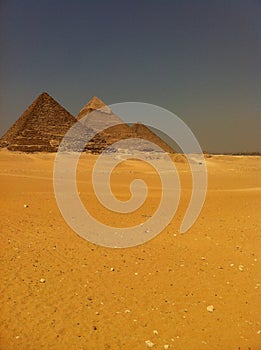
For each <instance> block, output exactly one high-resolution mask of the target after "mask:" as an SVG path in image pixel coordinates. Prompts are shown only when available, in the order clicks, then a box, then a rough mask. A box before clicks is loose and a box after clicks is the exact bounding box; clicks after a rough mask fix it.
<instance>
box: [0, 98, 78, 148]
mask: <svg viewBox="0 0 261 350" xmlns="http://www.w3.org/2000/svg"><path fill="white" fill-rule="evenodd" d="M75 121H76V119H75V118H74V117H73V116H72V115H71V114H70V113H69V112H68V111H67V110H66V109H64V108H63V107H62V106H61V105H60V104H59V103H58V102H57V101H55V100H54V99H53V98H52V97H51V96H49V95H48V94H47V93H46V92H43V93H42V94H41V95H40V96H38V97H37V98H36V100H35V101H34V102H33V103H32V104H31V105H30V106H29V107H28V108H27V109H26V111H25V112H24V113H23V114H22V115H21V116H20V118H19V119H18V120H17V121H16V122H15V123H14V124H13V126H12V127H11V128H10V129H9V130H8V131H7V132H6V133H5V134H4V136H3V137H2V138H1V139H0V146H1V147H7V149H8V150H11V151H22V152H56V151H57V149H58V146H59V144H60V142H61V140H62V138H63V137H64V135H65V133H66V132H67V130H68V129H69V128H70V127H71V126H72V125H73V124H74V123H75Z"/></svg>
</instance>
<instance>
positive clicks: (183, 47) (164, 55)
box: [0, 0, 261, 152]
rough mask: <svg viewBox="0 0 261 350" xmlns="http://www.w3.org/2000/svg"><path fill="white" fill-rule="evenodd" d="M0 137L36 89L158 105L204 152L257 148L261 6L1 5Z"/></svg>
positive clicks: (146, 0) (15, 1)
mask: <svg viewBox="0 0 261 350" xmlns="http://www.w3.org/2000/svg"><path fill="white" fill-rule="evenodd" d="M0 30H1V61H0V77H1V78H0V79H1V85H0V117H1V125H0V136H2V134H3V133H4V132H5V131H6V130H7V129H8V128H9V127H10V126H11V125H12V124H13V123H14V122H15V121H16V120H17V118H18V117H19V116H20V115H21V114H22V112H23V111H24V110H25V109H26V108H27V107H28V105H29V104H31V102H32V101H33V100H34V99H35V98H36V97H37V96H38V95H39V94H40V93H41V92H43V91H46V92H48V93H49V94H50V95H51V96H52V97H53V98H55V99H56V100H57V101H58V102H59V103H61V105H63V106H64V107H65V108H66V109H67V110H68V111H69V112H71V113H72V114H73V115H77V114H78V112H79V110H80V109H81V108H82V107H83V106H84V105H85V104H86V103H87V102H88V100H89V99H90V98H91V97H92V96H93V95H97V96H98V97H99V98H100V99H102V100H103V101H104V102H105V103H107V104H113V103H118V102H129V101H139V102H146V103H152V104H155V105H158V106H161V107H164V108H166V109H168V110H170V111H171V112H173V113H175V114H176V115H177V116H179V117H180V118H181V119H183V121H184V122H185V123H186V124H187V125H188V126H189V127H190V128H191V129H192V131H193V132H194V134H195V136H196V137H197V138H198V141H199V143H200V144H201V147H202V148H203V149H204V150H207V151H209V152H240V151H247V152H250V151H261V118H260V114H261V98H260V97H261V93H260V92H261V91H260V90H261V74H260V72H261V40H260V39H261V1H258V0H183V1H181V0H179V1H178V0H172V1H171V0H169V1H167V0H161V1H160V0H157V1H155V0H133V1H129V0H127V1H118V0H111V1H105V0H100V1H95V0H93V1H88V0H87V1H84V0H78V1H77V0H75V1H67V0H63V1H62V0H54V1H52V0H44V1H42V0H38V1H33V0H24V1H19V0H2V1H1V3H0Z"/></svg>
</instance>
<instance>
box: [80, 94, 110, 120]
mask: <svg viewBox="0 0 261 350" xmlns="http://www.w3.org/2000/svg"><path fill="white" fill-rule="evenodd" d="M96 110H99V111H101V112H103V113H107V114H111V110H110V108H109V107H108V106H106V104H105V103H104V102H103V101H102V100H100V99H99V98H98V97H97V96H93V97H92V98H91V99H90V101H89V102H88V103H87V104H86V105H85V106H84V107H83V108H82V109H81V110H80V113H79V114H78V116H77V119H78V120H79V119H81V118H82V117H84V116H86V115H87V114H89V113H91V112H93V111H96Z"/></svg>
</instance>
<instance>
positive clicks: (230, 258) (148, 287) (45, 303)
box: [0, 150, 261, 350]
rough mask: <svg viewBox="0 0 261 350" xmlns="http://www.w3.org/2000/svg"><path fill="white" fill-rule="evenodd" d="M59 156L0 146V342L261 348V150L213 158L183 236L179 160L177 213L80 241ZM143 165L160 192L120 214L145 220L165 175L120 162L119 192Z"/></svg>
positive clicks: (85, 187) (89, 199)
mask: <svg viewBox="0 0 261 350" xmlns="http://www.w3.org/2000/svg"><path fill="white" fill-rule="evenodd" d="M54 156H55V155H54V154H51V155H50V154H38V155H33V154H31V155H23V154H18V153H11V152H7V151H5V150H1V151H0V165H1V170H0V186H1V199H0V201H1V218H0V219H1V220H0V227H1V230H0V232H1V315H0V324H1V336H0V348H1V349H2V350H15V349H19V350H30V349H55V350H56V349H61V350H64V349H73V350H74V349H77V350H80V349H85V350H86V349H87V350H89V349H106V350H108V349H112V350H115V349H126V350H127V349H128V350H129V349H133V350H135V349H137V350H140V349H146V348H148V345H147V344H146V343H145V341H147V340H149V341H151V342H152V343H154V347H153V348H155V349H164V345H169V349H175V350H184V349H190V350H201V349H208V350H212V349H228V350H230V349H235V350H236V349H240V350H242V349H251V350H258V349H261V318H260V315H259V311H260V298H259V295H260V288H261V278H260V277H261V276H260V223H261V220H260V215H259V214H260V207H261V200H260V194H261V191H260V189H261V159H260V157H227V156H226V157H225V156H223V157H218V156H215V157H212V158H208V159H207V165H208V171H209V190H208V195H207V199H206V202H205V206H204V209H203V211H202V213H201V216H200V217H199V219H198V220H197V222H196V223H195V224H194V226H193V227H192V228H191V229H190V231H189V232H187V233H186V234H184V235H180V234H179V233H178V228H179V224H180V222H181V219H182V217H183V215H184V212H185V209H186V206H187V204H188V200H189V195H190V191H191V183H190V180H191V178H190V173H189V170H188V167H187V165H186V164H184V163H178V164H177V167H178V170H179V173H180V176H181V181H182V186H183V192H182V198H181V203H180V207H179V209H178V212H177V214H176V216H175V219H174V220H173V221H172V222H171V224H170V225H169V226H168V227H167V228H166V229H165V230H164V232H162V233H161V234H160V235H158V236H157V237H156V238H155V239H153V240H151V241H150V242H148V243H146V244H144V245H141V246H138V247H134V248H128V249H119V250H114V249H109V248H103V247H99V246H95V245H93V244H91V243H89V242H87V241H85V240H83V239H82V238H80V237H78V236H77V234H75V233H74V232H73V231H71V229H70V228H69V227H68V226H67V224H66V223H65V221H64V220H63V218H62V216H61V214H60V212H59V210H58V208H57V205H56V202H55V198H54V194H53V185H52V166H53V160H54ZM84 157H85V158H86V159H87V160H88V168H86V166H85V163H84V159H83V162H82V163H81V164H80V165H79V172H78V173H79V180H80V181H79V190H80V191H81V196H82V199H83V201H84V203H85V204H86V206H87V207H88V206H89V209H90V210H91V211H93V213H96V215H97V216H99V215H100V216H101V217H102V218H103V219H104V220H105V221H106V222H107V223H109V224H115V223H117V222H118V219H117V217H115V216H110V215H109V213H107V214H106V213H105V212H104V211H103V210H102V208H100V207H99V204H98V203H97V202H96V201H95V198H94V194H93V193H92V191H90V189H89V187H90V174H91V166H92V164H93V163H94V160H95V156H91V155H88V156H87V155H86V156H84ZM86 159H85V160H86ZM140 174H143V176H144V178H145V179H146V178H147V180H148V181H149V182H150V183H151V185H152V187H153V186H154V187H153V189H152V192H151V193H152V195H151V201H150V203H148V204H147V206H145V207H144V208H143V209H142V212H140V211H138V212H137V213H135V214H134V216H133V217H131V216H130V215H126V216H125V217H124V220H123V222H122V221H121V222H122V224H123V223H124V224H132V223H133V222H136V221H137V222H138V221H140V222H141V221H144V220H146V217H148V216H149V215H152V213H153V211H154V210H155V208H156V205H157V193H159V188H158V186H159V183H158V180H157V178H156V177H155V178H154V180H153V174H151V172H150V170H149V169H148V168H147V167H146V166H145V165H144V164H142V162H135V161H132V163H129V164H125V165H122V166H120V167H118V168H117V169H116V171H115V174H114V176H115V184H117V186H115V184H114V187H113V189H114V191H115V194H116V195H117V196H118V197H119V198H121V196H122V195H121V193H120V191H122V190H123V189H125V190H126V189H127V186H128V181H129V180H130V179H131V178H132V177H133V176H136V175H140ZM144 174H145V175H144ZM123 175H124V176H123ZM126 181H127V183H126ZM117 191H118V193H117ZM126 196H127V195H126ZM123 197H124V195H123ZM24 204H27V205H28V208H24ZM111 268H114V271H111ZM41 279H44V280H45V282H44V283H41V282H40V280H41ZM210 305H213V306H214V311H213V312H208V311H207V307H208V306H210ZM166 348H167V347H166Z"/></svg>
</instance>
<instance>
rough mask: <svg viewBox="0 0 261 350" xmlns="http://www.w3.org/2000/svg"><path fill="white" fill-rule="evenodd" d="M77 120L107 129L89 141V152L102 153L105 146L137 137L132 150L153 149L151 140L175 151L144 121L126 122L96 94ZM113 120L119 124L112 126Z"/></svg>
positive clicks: (126, 144)
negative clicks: (143, 122) (129, 123)
mask: <svg viewBox="0 0 261 350" xmlns="http://www.w3.org/2000/svg"><path fill="white" fill-rule="evenodd" d="M94 111H95V112H94ZM92 112H93V113H92ZM84 117H86V119H83V118H84ZM77 120H79V121H81V120H82V123H83V125H85V126H86V125H87V124H88V128H90V129H91V130H94V131H96V130H97V131H98V130H101V129H105V130H104V131H102V132H100V133H98V134H96V135H95V136H94V137H93V138H92V139H91V140H90V141H89V142H88V144H87V145H86V148H85V150H86V151H87V152H92V153H101V152H102V151H103V150H104V149H105V148H107V147H109V146H111V145H112V144H113V143H115V142H117V141H119V140H125V139H129V138H137V139H140V140H137V141H136V142H134V144H133V147H132V150H134V149H135V150H140V151H144V150H147V151H150V150H152V149H151V144H149V142H146V141H150V142H152V143H154V144H156V145H157V146H159V147H161V148H162V149H163V150H164V151H165V152H168V153H175V152H174V150H173V149H172V148H171V147H170V146H169V145H168V144H167V143H166V142H164V141H163V140H162V139H161V138H160V137H159V136H158V135H156V134H155V133H154V132H153V131H152V130H150V129H149V128H148V127H147V126H145V125H144V124H142V123H135V124H133V125H132V126H130V125H128V124H126V123H124V122H123V121H122V120H121V119H120V118H119V117H118V116H117V115H116V114H114V113H113V112H112V111H111V109H110V108H109V107H108V106H106V105H105V104H104V103H103V102H102V101H101V100H100V99H99V98H98V97H96V96H94V97H93V98H92V99H91V100H90V101H89V102H88V103H87V104H86V106H84V107H83V108H82V109H81V111H80V113H79V114H78V116H77ZM111 121H113V122H115V123H118V125H115V126H110V125H111V124H110V122H111ZM106 126H107V128H106ZM125 147H126V148H128V142H125Z"/></svg>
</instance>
